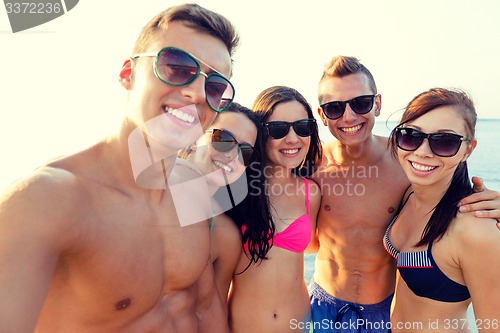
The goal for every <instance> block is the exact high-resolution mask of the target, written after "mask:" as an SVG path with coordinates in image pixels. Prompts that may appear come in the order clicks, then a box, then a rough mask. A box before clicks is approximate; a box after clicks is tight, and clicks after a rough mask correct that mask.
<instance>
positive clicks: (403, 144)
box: [395, 127, 467, 157]
mask: <svg viewBox="0 0 500 333" xmlns="http://www.w3.org/2000/svg"><path fill="white" fill-rule="evenodd" d="M395 135H396V145H397V146H398V148H400V149H402V150H406V151H415V150H417V149H418V147H420V146H421V145H422V142H424V139H427V140H428V141H429V148H430V149H431V151H432V153H433V154H434V155H437V156H440V157H452V156H455V155H456V154H457V153H458V150H459V149H460V146H461V145H462V142H464V141H467V137H466V136H462V135H459V134H455V133H430V134H427V133H424V132H421V131H419V130H417V129H414V128H409V127H398V128H396V129H395Z"/></svg>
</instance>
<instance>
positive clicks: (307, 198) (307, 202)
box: [302, 177, 310, 214]
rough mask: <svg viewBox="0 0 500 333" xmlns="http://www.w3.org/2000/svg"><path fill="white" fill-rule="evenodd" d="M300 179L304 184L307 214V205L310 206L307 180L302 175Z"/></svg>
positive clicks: (307, 210)
mask: <svg viewBox="0 0 500 333" xmlns="http://www.w3.org/2000/svg"><path fill="white" fill-rule="evenodd" d="M302 179H303V180H304V184H305V186H306V212H307V214H309V207H310V198H309V181H308V180H307V178H305V177H302Z"/></svg>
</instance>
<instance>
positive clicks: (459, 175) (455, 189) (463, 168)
mask: <svg viewBox="0 0 500 333" xmlns="http://www.w3.org/2000/svg"><path fill="white" fill-rule="evenodd" d="M441 106H453V107H454V108H455V110H457V111H458V112H459V113H460V115H461V117H462V119H463V120H464V123H465V130H466V136H467V141H466V142H468V143H470V142H472V140H474V135H475V127H476V122H477V115H476V109H475V107H474V103H473V102H472V100H471V98H470V97H469V96H468V95H467V94H466V93H465V92H463V91H461V90H456V89H455V90H449V89H444V88H433V89H430V90H428V91H425V92H423V93H421V94H419V95H417V96H416V97H414V98H413V100H411V102H410V103H409V104H408V106H407V107H406V109H405V111H404V113H403V116H402V117H401V121H400V122H399V124H398V125H397V126H396V128H397V127H399V126H401V125H404V124H406V123H408V122H410V121H413V120H415V119H417V118H419V117H421V116H422V115H424V114H426V113H428V112H430V111H432V110H434V109H436V108H438V107H441ZM389 147H390V149H391V152H392V154H393V156H395V157H396V156H397V145H396V135H395V130H393V131H392V133H391V136H390V139H389ZM471 193H472V185H471V182H470V180H469V172H468V169H467V162H466V161H464V162H461V163H460V164H459V165H458V167H457V168H456V169H455V172H454V173H453V177H452V180H451V183H450V186H449V187H448V190H447V191H446V193H445V194H444V196H443V197H442V198H441V200H440V201H439V203H438V204H437V205H436V207H435V209H434V212H433V213H432V215H431V217H430V219H429V221H428V222H427V224H426V226H425V228H424V231H423V232H422V237H421V239H420V241H419V242H418V243H417V244H416V245H415V246H417V247H418V246H423V245H426V244H429V243H433V242H434V241H436V240H439V239H441V238H442V237H443V236H444V234H445V233H446V230H448V227H449V226H450V224H451V223H452V221H453V219H454V218H455V217H456V215H457V212H458V207H457V204H458V202H459V201H460V200H461V199H463V198H464V197H466V196H468V195H469V194H471Z"/></svg>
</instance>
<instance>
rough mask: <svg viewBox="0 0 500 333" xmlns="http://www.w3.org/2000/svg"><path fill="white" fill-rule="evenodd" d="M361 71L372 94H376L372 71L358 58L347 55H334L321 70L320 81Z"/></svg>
mask: <svg viewBox="0 0 500 333" xmlns="http://www.w3.org/2000/svg"><path fill="white" fill-rule="evenodd" d="M357 73H363V74H365V75H366V77H367V78H368V84H369V85H370V89H371V90H372V93H373V94H377V85H376V84H375V79H374V78H373V75H372V73H371V72H370V71H369V70H368V68H366V67H365V66H364V65H363V64H362V63H360V62H359V60H358V58H355V57H348V56H336V57H333V58H332V60H330V61H329V62H328V64H326V66H325V70H324V71H323V76H322V77H321V80H320V81H319V82H320V83H321V82H322V81H323V80H324V79H326V78H329V77H344V76H347V75H351V74H357Z"/></svg>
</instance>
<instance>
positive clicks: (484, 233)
mask: <svg viewBox="0 0 500 333" xmlns="http://www.w3.org/2000/svg"><path fill="white" fill-rule="evenodd" d="M496 223H497V221H496V220H495V219H489V218H478V217H475V216H474V213H472V212H468V213H460V212H459V213H458V214H457V217H456V218H455V223H454V225H453V228H452V229H451V231H452V232H453V234H455V237H456V239H457V241H458V242H459V243H460V244H462V247H463V248H464V249H469V250H470V249H471V247H473V248H484V249H487V248H489V247H490V246H492V245H494V244H495V245H496V244H498V245H499V246H498V249H499V250H500V230H498V228H497V226H496Z"/></svg>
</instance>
